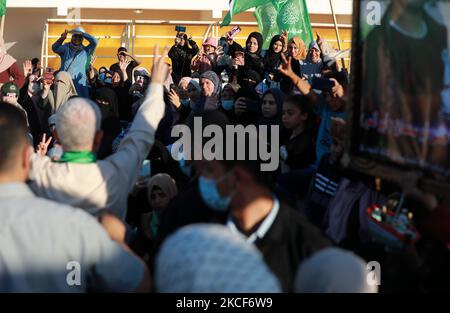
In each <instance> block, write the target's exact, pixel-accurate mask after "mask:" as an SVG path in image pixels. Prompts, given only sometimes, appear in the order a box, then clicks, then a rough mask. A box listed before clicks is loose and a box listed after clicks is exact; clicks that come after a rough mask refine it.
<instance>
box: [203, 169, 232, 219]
mask: <svg viewBox="0 0 450 313" xmlns="http://www.w3.org/2000/svg"><path fill="white" fill-rule="evenodd" d="M227 175H228V173H227V174H225V175H224V176H222V178H220V179H219V180H217V181H216V180H214V179H212V178H206V177H203V176H200V177H199V178H198V187H199V189H200V195H201V196H202V199H203V201H204V202H205V203H206V205H207V206H208V207H210V208H211V209H213V210H214V211H218V212H225V211H226V210H227V209H228V206H229V205H230V202H231V198H232V196H228V197H222V196H221V195H220V193H219V190H218V189H217V184H218V183H220V182H221V181H222V180H223V179H224V178H225V177H226V176H227Z"/></svg>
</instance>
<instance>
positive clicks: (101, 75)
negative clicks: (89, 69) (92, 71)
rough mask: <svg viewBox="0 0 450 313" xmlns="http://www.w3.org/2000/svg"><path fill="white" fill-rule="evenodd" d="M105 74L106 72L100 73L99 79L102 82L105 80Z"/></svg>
mask: <svg viewBox="0 0 450 313" xmlns="http://www.w3.org/2000/svg"><path fill="white" fill-rule="evenodd" d="M105 76H106V74H105V73H101V74H100V75H98V79H99V80H101V81H102V82H104V81H105Z"/></svg>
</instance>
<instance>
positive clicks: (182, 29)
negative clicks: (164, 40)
mask: <svg viewBox="0 0 450 313" xmlns="http://www.w3.org/2000/svg"><path fill="white" fill-rule="evenodd" d="M175 31H176V32H177V33H185V32H186V26H181V25H177V26H175Z"/></svg>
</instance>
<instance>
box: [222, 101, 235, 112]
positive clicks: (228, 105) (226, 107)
mask: <svg viewBox="0 0 450 313" xmlns="http://www.w3.org/2000/svg"><path fill="white" fill-rule="evenodd" d="M233 107H234V101H233V100H222V108H224V110H227V111H230V110H231V109H233Z"/></svg>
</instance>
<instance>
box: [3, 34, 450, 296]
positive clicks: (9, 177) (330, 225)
mask: <svg viewBox="0 0 450 313" xmlns="http://www.w3.org/2000/svg"><path fill="white" fill-rule="evenodd" d="M69 33H70V34H71V39H70V41H69V42H66V43H65V41H66V38H67V36H68V35H69ZM86 41H87V42H88V45H85V42H86ZM2 43H3V41H2V40H1V41H0V44H2ZM97 43H98V42H97V40H96V39H95V37H94V36H92V35H89V34H88V33H86V32H85V31H84V29H83V28H81V27H77V28H75V29H73V30H71V31H68V30H66V31H65V32H64V33H63V34H62V35H61V37H60V38H59V39H58V40H57V41H56V42H55V43H54V44H53V46H52V49H53V51H54V52H55V53H56V54H58V55H59V56H60V58H61V68H60V69H59V70H58V71H53V70H52V69H43V68H41V64H40V61H39V60H38V59H33V60H31V61H26V62H25V63H24V64H23V71H21V69H20V68H19V66H18V65H17V62H16V60H15V59H14V58H13V57H11V56H10V55H9V54H7V52H6V51H4V49H1V54H2V56H1V59H0V84H1V96H2V103H0V142H1V144H0V199H1V201H0V291H1V292H5V291H6V292H36V291H38V292H86V291H113V292H134V291H140V292H151V291H153V292H182V293H185V292H378V291H379V292H383V291H385V292H389V291H425V292H427V291H434V290H448V279H449V277H450V273H449V270H448V267H447V264H448V261H449V252H448V250H447V248H448V246H447V243H448V242H449V241H448V227H447V226H448V225H447V224H445V221H448V216H449V212H448V210H447V208H446V207H445V206H444V205H443V204H441V203H440V202H439V197H436V195H430V194H425V193H422V192H420V191H419V190H417V189H415V188H413V187H414V186H413V185H412V184H411V181H410V179H408V181H406V180H405V186H406V185H407V186H410V189H411V192H410V193H409V197H407V201H405V205H407V206H409V208H411V209H412V210H413V211H414V222H415V224H416V225H417V227H418V229H419V230H420V232H421V234H422V238H421V240H420V241H419V243H417V244H416V245H412V246H410V247H407V248H405V249H403V250H401V251H391V250H389V249H385V247H384V246H383V245H382V244H381V243H379V242H374V241H373V240H372V239H371V237H370V234H369V233H368V229H367V223H366V221H365V213H364V212H365V210H366V208H368V207H369V206H371V205H372V204H373V203H374V202H376V201H383V200H384V199H385V196H384V194H383V193H381V192H380V190H379V188H377V186H376V184H375V182H374V181H373V180H372V179H369V178H367V177H363V176H361V175H357V174H356V173H349V172H346V171H344V170H343V169H342V168H341V166H340V160H341V158H342V157H343V154H344V146H345V143H346V139H347V134H348V131H347V129H348V127H349V125H348V123H347V111H346V110H347V103H348V94H349V87H348V86H349V73H348V72H347V70H346V69H345V68H341V67H340V66H339V64H338V63H339V60H336V55H339V53H338V51H335V50H334V49H332V48H331V47H330V45H329V43H328V42H327V41H326V40H325V39H324V38H322V37H321V36H320V35H319V34H317V39H316V40H314V41H313V42H312V43H311V44H309V46H308V47H307V46H306V45H305V43H304V42H303V40H302V39H300V38H298V37H292V38H290V39H289V34H288V33H286V32H283V33H281V34H280V35H277V36H274V37H273V38H272V40H271V43H270V46H269V48H268V50H263V49H262V44H263V37H262V35H261V34H260V33H258V32H253V33H251V34H250V35H249V36H248V38H247V40H246V43H245V46H244V47H243V46H241V45H240V44H239V43H237V42H236V41H235V40H234V39H233V36H232V34H231V33H230V32H229V33H226V34H225V35H224V36H222V37H221V38H219V39H218V38H214V37H212V36H210V34H209V31H207V33H206V34H205V38H204V40H203V41H202V42H201V45H200V46H199V45H198V43H196V42H195V41H194V40H193V39H192V38H191V37H190V36H189V35H188V34H187V33H178V34H177V35H176V37H175V42H174V44H173V46H172V47H170V48H169V47H166V48H165V50H164V51H163V52H161V51H160V49H159V47H156V48H155V51H154V61H153V67H152V69H151V70H148V69H146V68H144V67H142V66H141V60H139V59H138V58H136V57H134V56H133V55H131V54H130V53H129V52H128V51H127V49H126V48H125V47H119V48H118V50H117V60H118V61H117V63H115V64H112V65H111V66H110V67H109V68H107V67H100V68H98V69H97V68H95V66H94V64H95V59H96V58H95V56H94V52H95V49H96V46H97ZM2 46H3V45H2ZM168 59H170V60H171V61H170V62H168V61H167V60H168ZM197 117H201V118H202V121H203V123H202V127H203V129H205V128H206V127H207V126H209V125H215V126H218V127H219V128H220V129H222V130H224V131H225V129H226V127H227V126H228V125H243V126H249V125H254V126H263V125H265V126H276V127H278V129H279V132H276V133H269V137H270V136H278V137H279V138H278V141H277V142H279V143H280V145H279V146H271V143H273V142H274V141H272V140H270V138H265V140H266V142H264V144H267V145H268V148H269V150H270V149H272V150H273V149H277V150H279V151H276V152H277V154H279V156H280V163H279V166H278V168H277V169H276V170H275V171H270V172H262V171H261V170H260V165H261V163H262V160H259V159H258V158H257V159H256V160H254V159H251V158H249V157H246V158H245V159H244V160H242V159H238V158H236V157H232V158H230V159H224V160H223V159H215V160H210V159H206V158H202V159H195V160H194V158H193V157H192V155H189V152H185V151H183V153H182V156H181V157H178V158H175V157H174V156H173V154H172V153H171V147H172V145H173V144H174V142H176V141H177V140H178V139H179V138H177V137H174V136H172V129H173V128H174V127H175V126H178V125H186V126H188V127H189V128H190V129H192V130H194V128H195V120H196V118H197ZM269 129H273V128H269ZM193 133H194V131H193ZM192 140H195V139H194V138H192ZM243 140H244V142H245V143H246V144H249V143H250V142H253V141H258V140H260V138H259V135H258V136H257V137H252V136H251V135H249V136H248V137H246V138H244V139H243ZM221 144H223V146H222V147H223V149H228V147H227V145H226V142H225V139H224V141H222V142H221ZM200 145H202V146H204V145H206V142H202V143H200ZM192 153H193V152H192ZM234 156H235V155H234ZM389 188H392V189H393V190H394V189H395V188H396V187H395V186H392V187H391V186H389V185H388V186H384V190H390V189H389ZM446 225H447V226H446ZM369 261H377V262H379V263H380V264H381V278H380V277H375V279H373V282H372V283H370V282H369V280H368V279H367V277H368V273H369V272H368V271H367V269H366V264H367V263H368V262H369ZM71 262H77V264H79V268H75V270H79V271H80V272H81V276H80V281H79V282H78V283H73V284H69V283H68V280H67V275H69V274H70V273H72V272H71V271H70V270H68V269H69V268H70V267H68V265H67V264H71ZM377 279H378V280H377ZM380 279H381V281H380ZM380 284H381V285H380Z"/></svg>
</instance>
